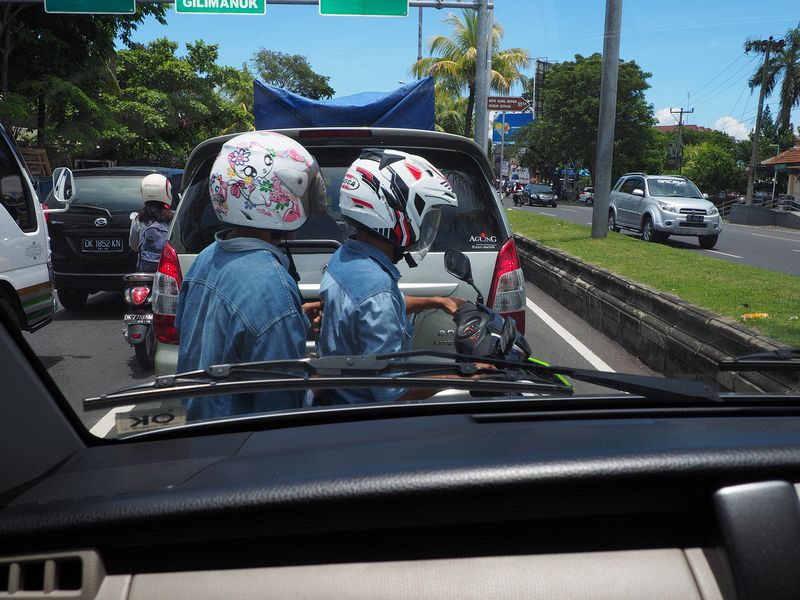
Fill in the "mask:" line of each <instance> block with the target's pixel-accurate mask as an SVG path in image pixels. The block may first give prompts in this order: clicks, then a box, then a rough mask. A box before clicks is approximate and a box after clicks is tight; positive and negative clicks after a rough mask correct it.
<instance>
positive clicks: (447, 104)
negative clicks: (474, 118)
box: [434, 86, 467, 134]
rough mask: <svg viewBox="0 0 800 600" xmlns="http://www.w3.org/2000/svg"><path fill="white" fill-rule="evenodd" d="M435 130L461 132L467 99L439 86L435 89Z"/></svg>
mask: <svg viewBox="0 0 800 600" xmlns="http://www.w3.org/2000/svg"><path fill="white" fill-rule="evenodd" d="M434 93H435V107H436V131H444V132H447V133H455V134H461V133H462V132H463V131H464V118H465V115H466V107H467V99H466V98H464V97H463V96H453V95H452V94H449V93H447V92H445V91H444V90H443V89H442V87H441V86H436V87H435V90H434Z"/></svg>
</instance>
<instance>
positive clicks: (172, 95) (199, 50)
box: [101, 38, 252, 166]
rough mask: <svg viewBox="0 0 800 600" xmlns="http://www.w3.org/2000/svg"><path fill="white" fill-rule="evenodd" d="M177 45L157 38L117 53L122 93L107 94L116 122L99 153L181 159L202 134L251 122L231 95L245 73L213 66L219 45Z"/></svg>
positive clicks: (152, 160)
mask: <svg viewBox="0 0 800 600" xmlns="http://www.w3.org/2000/svg"><path fill="white" fill-rule="evenodd" d="M177 50H178V44H177V43H176V42H173V41H170V40H168V39H166V38H160V39H157V40H154V41H152V42H150V43H149V44H147V45H141V44H134V45H133V46H132V47H131V48H129V49H127V50H121V51H120V52H118V54H117V72H116V74H117V78H118V81H119V84H120V93H119V94H118V95H106V96H105V101H106V102H107V105H108V107H109V110H110V115H111V117H112V121H113V124H112V125H111V126H110V127H108V128H107V129H106V130H105V131H104V132H103V141H102V143H101V149H102V151H103V155H105V156H108V157H113V158H116V159H118V160H120V161H123V162H134V163H137V164H142V163H146V164H159V165H165V166H167V165H176V166H178V165H182V164H184V163H185V162H186V158H187V156H188V155H189V153H190V152H191V150H192V149H193V148H194V147H195V146H196V145H197V144H198V143H200V142H201V141H203V140H205V139H207V138H209V137H213V136H216V135H219V134H221V133H223V132H231V131H237V130H242V129H244V130H247V129H251V128H252V116H249V121H248V114H247V107H246V105H245V106H243V105H242V102H241V101H240V100H239V99H237V98H236V94H242V87H244V86H246V85H247V84H246V82H247V80H248V73H247V72H244V71H239V70H238V69H234V68H232V67H220V66H218V65H217V58H218V48H217V46H216V45H214V44H206V43H205V42H203V41H202V40H200V41H197V42H195V43H191V44H187V45H186V55H185V56H177V55H176V52H177ZM251 81H252V80H251ZM226 90H227V91H226ZM243 95H244V94H243ZM244 96H245V100H246V95H244ZM251 102H252V100H251Z"/></svg>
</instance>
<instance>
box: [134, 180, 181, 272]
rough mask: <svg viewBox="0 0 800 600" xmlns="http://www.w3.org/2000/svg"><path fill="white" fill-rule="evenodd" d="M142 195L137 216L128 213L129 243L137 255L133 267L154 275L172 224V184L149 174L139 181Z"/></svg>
mask: <svg viewBox="0 0 800 600" xmlns="http://www.w3.org/2000/svg"><path fill="white" fill-rule="evenodd" d="M141 192H142V202H143V204H144V206H143V207H142V210H140V211H139V213H138V214H137V213H132V214H131V221H132V222H131V231H130V235H129V237H128V244H129V245H130V248H131V250H133V251H134V252H138V253H139V257H138V259H137V263H136V268H137V269H138V270H139V271H140V272H143V273H155V272H156V271H157V270H158V261H159V258H160V257H161V250H162V249H163V248H164V243H165V242H166V239H167V234H168V233H169V224H170V221H172V211H171V210H170V208H169V207H170V205H171V203H172V185H171V184H170V182H169V179H167V178H166V177H165V176H164V175H162V174H160V173H151V174H150V175H148V176H147V177H145V178H144V179H142V183H141Z"/></svg>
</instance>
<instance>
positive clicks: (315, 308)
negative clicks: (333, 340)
mask: <svg viewBox="0 0 800 600" xmlns="http://www.w3.org/2000/svg"><path fill="white" fill-rule="evenodd" d="M303 312H304V313H306V316H307V317H308V320H309V321H311V328H310V329H309V332H310V333H311V334H312V335H317V334H318V333H319V328H320V325H321V324H322V302H320V301H319V300H317V301H314V302H303Z"/></svg>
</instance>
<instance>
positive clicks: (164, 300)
mask: <svg viewBox="0 0 800 600" xmlns="http://www.w3.org/2000/svg"><path fill="white" fill-rule="evenodd" d="M182 281H183V275H182V274H181V266H180V264H179V263H178V253H177V252H175V248H173V247H172V244H170V243H169V242H167V243H166V244H164V249H163V250H162V251H161V260H160V261H159V263H158V271H157V272H156V276H155V279H153V325H154V328H155V332H156V338H158V341H159V342H161V343H162V344H177V343H178V330H177V329H176V328H175V313H176V311H177V309H178V293H179V292H180V289H181V282H182Z"/></svg>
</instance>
